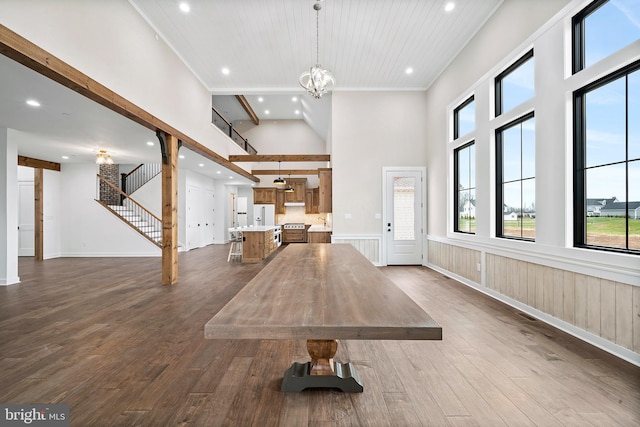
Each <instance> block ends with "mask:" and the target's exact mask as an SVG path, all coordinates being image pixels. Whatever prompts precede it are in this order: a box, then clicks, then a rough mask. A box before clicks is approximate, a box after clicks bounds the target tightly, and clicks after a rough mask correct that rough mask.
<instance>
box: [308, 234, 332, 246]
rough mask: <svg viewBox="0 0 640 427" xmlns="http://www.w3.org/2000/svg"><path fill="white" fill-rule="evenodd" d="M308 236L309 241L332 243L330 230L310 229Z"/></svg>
mask: <svg viewBox="0 0 640 427" xmlns="http://www.w3.org/2000/svg"><path fill="white" fill-rule="evenodd" d="M307 236H308V237H307V241H308V242H309V243H331V232H330V231H313V232H311V231H310V232H309V233H307Z"/></svg>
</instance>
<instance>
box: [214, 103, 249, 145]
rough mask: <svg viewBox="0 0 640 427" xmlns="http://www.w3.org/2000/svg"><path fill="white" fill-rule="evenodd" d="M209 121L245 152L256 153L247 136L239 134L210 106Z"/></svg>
mask: <svg viewBox="0 0 640 427" xmlns="http://www.w3.org/2000/svg"><path fill="white" fill-rule="evenodd" d="M211 112H212V114H211V122H212V123H213V124H214V125H216V126H218V128H220V129H221V130H222V131H223V132H224V133H226V134H227V135H228V136H229V138H231V139H232V140H233V142H235V143H236V144H237V145H238V146H239V147H240V148H242V149H243V150H244V151H246V152H247V154H258V152H257V151H256V149H255V148H253V145H251V144H249V141H247V138H245V137H243V136H242V135H240V133H239V132H238V131H237V130H236V129H235V128H234V127H233V125H232V124H231V123H230V122H228V121H227V119H225V118H224V117H223V116H222V114H220V113H219V112H218V111H217V110H216V109H215V108H213V107H211Z"/></svg>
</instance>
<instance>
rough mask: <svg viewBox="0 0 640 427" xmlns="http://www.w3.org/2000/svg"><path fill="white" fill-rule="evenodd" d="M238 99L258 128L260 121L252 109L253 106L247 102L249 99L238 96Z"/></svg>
mask: <svg viewBox="0 0 640 427" xmlns="http://www.w3.org/2000/svg"><path fill="white" fill-rule="evenodd" d="M236 99H237V100H238V102H239V103H240V105H242V108H244V111H246V112H247V114H248V115H249V117H251V121H252V122H253V124H254V125H256V126H257V125H259V124H260V119H259V118H258V116H257V115H256V112H255V111H253V108H251V105H250V104H249V101H247V98H245V97H244V95H236Z"/></svg>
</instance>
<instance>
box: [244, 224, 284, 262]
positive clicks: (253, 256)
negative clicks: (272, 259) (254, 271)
mask: <svg viewBox="0 0 640 427" xmlns="http://www.w3.org/2000/svg"><path fill="white" fill-rule="evenodd" d="M274 232H275V230H274V227H253V229H243V230H242V240H243V242H242V262H243V263H256V262H262V260H264V259H266V258H268V257H269V255H271V254H272V253H273V252H274V251H275V250H276V249H278V242H277V241H276V240H275V238H274Z"/></svg>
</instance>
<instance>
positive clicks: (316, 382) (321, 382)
mask: <svg viewBox="0 0 640 427" xmlns="http://www.w3.org/2000/svg"><path fill="white" fill-rule="evenodd" d="M333 368H334V371H335V375H311V362H307V363H296V362H294V363H293V365H291V367H290V368H289V369H287V370H286V372H285V373H284V379H283V380H282V388H281V390H282V391H293V392H300V391H302V390H304V389H307V388H337V389H340V390H342V391H343V392H345V393H362V390H363V388H362V380H361V379H360V374H359V373H358V371H356V368H355V367H354V366H353V365H352V364H351V363H349V362H347V363H340V362H334V363H333Z"/></svg>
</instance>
